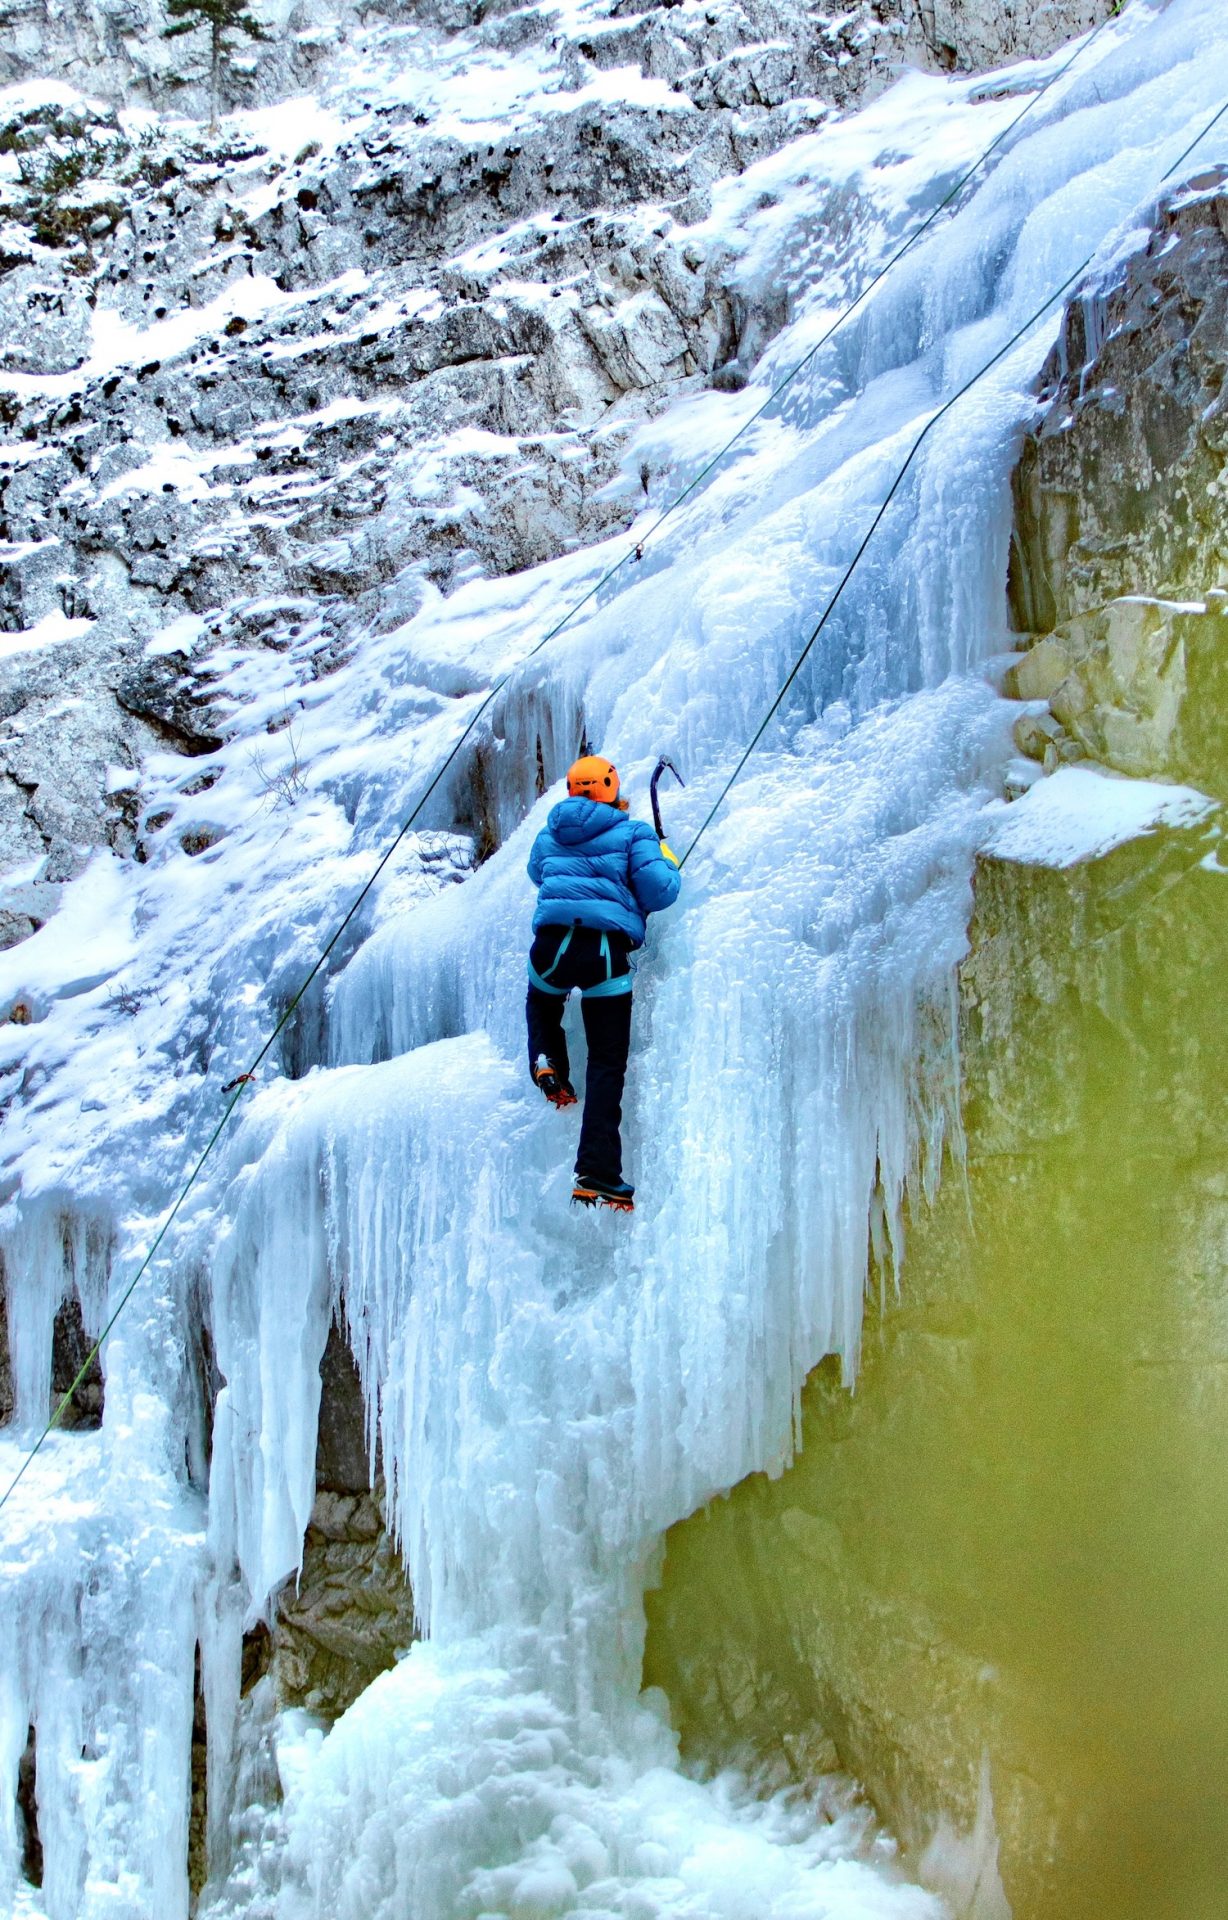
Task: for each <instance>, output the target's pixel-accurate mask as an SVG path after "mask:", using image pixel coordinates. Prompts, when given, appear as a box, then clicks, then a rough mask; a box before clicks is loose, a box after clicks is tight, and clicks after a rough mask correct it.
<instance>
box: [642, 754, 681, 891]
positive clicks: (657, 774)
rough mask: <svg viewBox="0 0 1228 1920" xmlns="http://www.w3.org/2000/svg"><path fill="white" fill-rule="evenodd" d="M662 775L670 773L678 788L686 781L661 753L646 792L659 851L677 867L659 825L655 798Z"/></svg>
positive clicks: (673, 855) (662, 828)
mask: <svg viewBox="0 0 1228 1920" xmlns="http://www.w3.org/2000/svg"><path fill="white" fill-rule="evenodd" d="M663 773H672V774H673V776H674V778H675V780H676V781H677V782H678V785H679V786H680V787H685V785H686V781H685V780H684V779H683V777H682V775H681V774H680V773H679V771H678V769H677V767H676V766H675V765H674V763H673V761H672V760H671V759H670V758H669V755H668V754H664V753H663V754H662V755H661V758H660V759H659V760H658V761H657V764H656V766H655V768H654V769H653V775H652V779H651V780H650V781H649V783H648V791H649V792H650V793H651V795H652V824H653V826H654V827H655V828H656V830H657V839H658V840H659V841H660V842H661V851H662V853H663V854H664V855H665V857H666V859H667V860H672V861H673V863H674V865H675V866H677V865H678V859H677V855H676V854H674V853H673V852H672V851H671V849H670V848H669V847H668V846H667V845H666V842H665V828H664V826H663V825H662V824H661V802H660V800H659V799H658V798H657V788H658V787H659V786H660V784H661V775H662V774H663Z"/></svg>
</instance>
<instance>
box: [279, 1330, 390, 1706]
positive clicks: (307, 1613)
mask: <svg viewBox="0 0 1228 1920" xmlns="http://www.w3.org/2000/svg"><path fill="white" fill-rule="evenodd" d="M320 1378H321V1404H320V1433H319V1439H318V1442H317V1446H316V1501H315V1506H314V1508H313V1509H312V1514H311V1521H310V1524H309V1526H308V1528H307V1536H306V1539H305V1541H304V1544H303V1566H302V1572H301V1574H300V1576H299V1578H298V1580H297V1582H290V1583H288V1584H287V1585H286V1586H285V1587H284V1588H283V1589H282V1591H281V1592H280V1593H279V1594H278V1595H277V1596H276V1599H275V1602H274V1616H273V1623H272V1630H271V1642H270V1649H269V1670H270V1671H271V1673H272V1676H273V1683H274V1687H275V1689H276V1693H277V1698H278V1702H279V1704H280V1705H282V1706H288V1707H306V1708H307V1709H308V1711H309V1712H311V1713H314V1714H318V1715H319V1716H320V1717H321V1718H322V1719H325V1720H335V1719H336V1718H337V1717H338V1715H339V1714H342V1713H344V1712H345V1709H346V1708H347V1707H348V1706H349V1705H350V1703H351V1702H352V1701H354V1700H356V1699H357V1698H358V1695H359V1694H360V1693H361V1692H362V1691H363V1689H364V1688H365V1687H367V1686H369V1685H370V1683H371V1681H372V1680H374V1679H375V1677H376V1675H377V1674H380V1673H384V1672H386V1670H387V1669H388V1668H389V1667H391V1666H392V1665H393V1664H394V1662H395V1661H396V1658H397V1656H398V1654H400V1653H403V1652H404V1650H405V1649H406V1647H408V1646H409V1645H410V1644H411V1643H412V1642H413V1641H414V1640H415V1639H416V1638H417V1628H416V1626H415V1623H414V1609H413V1596H412V1595H411V1593H410V1590H409V1583H408V1581H407V1580H406V1577H405V1569H404V1567H403V1566H402V1564H401V1558H400V1555H399V1554H398V1552H397V1550H396V1547H395V1546H394V1544H393V1542H392V1541H391V1540H390V1539H389V1537H388V1532H387V1529H386V1527H385V1525H384V1513H383V1488H382V1485H381V1484H379V1483H377V1485H376V1487H375V1488H374V1489H372V1488H371V1485H370V1472H369V1469H368V1465H367V1446H366V1436H365V1425H366V1415H365V1410H364V1407H363V1398H362V1387H361V1384H360V1382H359V1378H358V1370H357V1368H356V1367H355V1365H354V1362H353V1359H352V1358H351V1355H350V1351H349V1348H348V1347H347V1345H346V1344H345V1340H344V1337H343V1336H342V1334H341V1333H340V1331H339V1329H338V1328H337V1327H335V1326H334V1327H333V1328H332V1330H331V1332H330V1334H329V1339H328V1345H327V1347H326V1348H325V1351H324V1358H323V1360H322V1361H321V1363H320Z"/></svg>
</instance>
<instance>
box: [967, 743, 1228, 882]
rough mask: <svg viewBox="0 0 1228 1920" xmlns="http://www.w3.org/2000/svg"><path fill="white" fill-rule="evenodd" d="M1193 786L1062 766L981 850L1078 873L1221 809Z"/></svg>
mask: <svg viewBox="0 0 1228 1920" xmlns="http://www.w3.org/2000/svg"><path fill="white" fill-rule="evenodd" d="M1215 804H1216V803H1215V802H1214V801H1213V800H1209V799H1208V798H1207V796H1206V794H1205V793H1199V792H1198V791H1197V790H1196V789H1195V788H1194V787H1178V786H1167V785H1164V784H1162V783H1160V782H1159V781H1155V780H1131V779H1128V778H1126V777H1125V776H1124V775H1114V774H1111V773H1101V772H1099V771H1098V770H1097V769H1096V768H1094V767H1059V768H1058V770H1057V772H1056V773H1053V774H1050V775H1049V777H1048V779H1045V780H1038V781H1037V782H1036V785H1035V786H1034V787H1031V788H1030V789H1029V790H1028V792H1027V793H1025V794H1024V795H1023V797H1022V799H1020V800H1016V801H1014V802H1013V803H1012V804H1011V805H1010V806H1008V807H1006V808H1005V809H1004V811H1003V812H1002V814H1001V816H1000V818H999V820H998V823H997V825H996V826H995V828H994V830H993V832H992V833H991V834H990V836H989V838H988V839H987V840H986V842H985V845H984V847H983V849H982V851H983V852H984V853H987V854H992V855H993V856H994V858H995V859H998V860H1017V861H1020V862H1022V863H1024V864H1026V865H1030V866H1043V867H1073V866H1077V865H1078V864H1079V862H1080V861H1083V860H1096V859H1098V858H1099V857H1100V856H1101V855H1102V854H1106V853H1111V852H1112V851H1113V849H1114V847H1120V846H1124V844H1125V843H1126V841H1127V840H1134V839H1136V838H1137V837H1138V836H1139V835H1140V834H1144V833H1153V832H1154V831H1155V829H1156V828H1157V827H1192V826H1196V825H1197V823H1198V822H1199V821H1200V820H1203V819H1205V818H1206V816H1207V815H1208V814H1209V813H1213V812H1214V810H1215Z"/></svg>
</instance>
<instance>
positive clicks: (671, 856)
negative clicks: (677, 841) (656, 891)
mask: <svg viewBox="0 0 1228 1920" xmlns="http://www.w3.org/2000/svg"><path fill="white" fill-rule="evenodd" d="M661 851H662V853H663V854H664V855H665V858H666V859H667V860H672V861H673V863H674V865H675V866H677V865H678V855H677V854H676V853H675V852H674V849H673V848H672V847H671V846H667V845H666V843H665V841H664V840H662V842H661Z"/></svg>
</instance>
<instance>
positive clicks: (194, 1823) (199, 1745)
mask: <svg viewBox="0 0 1228 1920" xmlns="http://www.w3.org/2000/svg"><path fill="white" fill-rule="evenodd" d="M208 1755H209V1727H208V1721H207V1719H206V1716H205V1690H204V1687H203V1686H202V1685H201V1677H200V1647H199V1646H198V1647H197V1649H196V1665H195V1670H194V1675H193V1680H192V1802H191V1807H190V1809H189V1812H188V1891H189V1893H190V1895H191V1899H192V1902H193V1905H195V1902H196V1900H197V1898H198V1896H199V1894H200V1890H201V1888H202V1887H203V1886H204V1884H205V1881H206V1880H207V1879H208V1877H209V1862H208V1854H207V1849H206V1840H207V1835H208V1825H209V1775H208V1765H207V1761H208Z"/></svg>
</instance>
